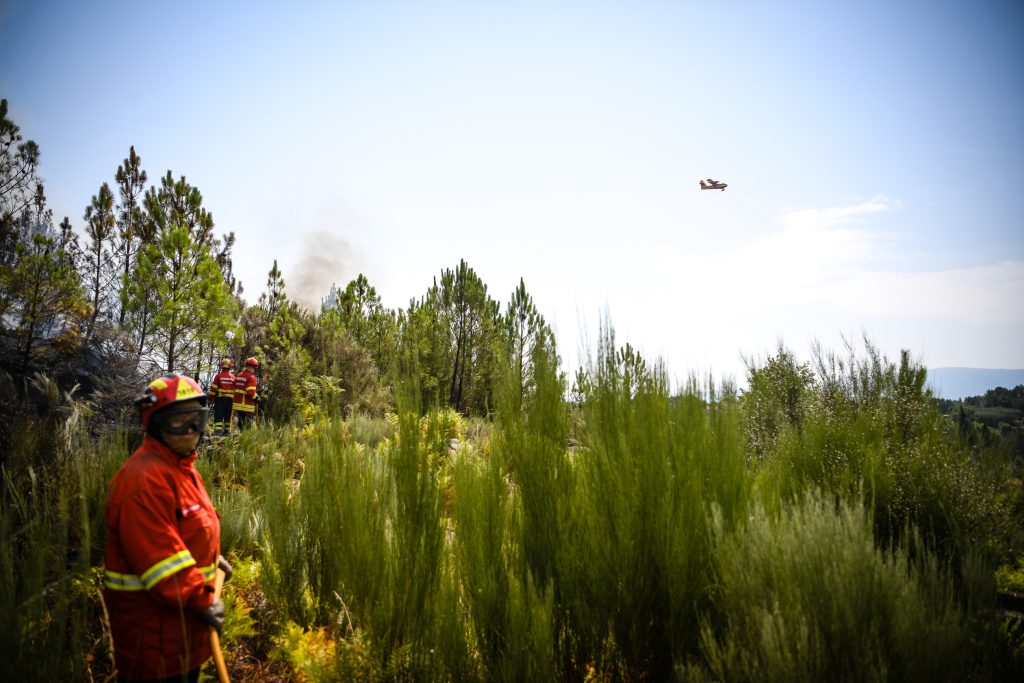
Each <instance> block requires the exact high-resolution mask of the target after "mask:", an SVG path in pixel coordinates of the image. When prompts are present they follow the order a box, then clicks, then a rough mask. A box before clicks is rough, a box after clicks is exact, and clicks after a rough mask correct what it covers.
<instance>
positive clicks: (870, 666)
mask: <svg viewBox="0 0 1024 683" xmlns="http://www.w3.org/2000/svg"><path fill="white" fill-rule="evenodd" d="M864 356H865V357H863V358H858V357H857V356H855V355H852V356H851V357H850V358H848V359H844V361H843V363H842V364H841V366H840V364H839V363H838V361H835V363H834V364H833V362H832V361H831V360H830V361H828V362H823V360H822V354H818V357H817V360H816V361H815V362H816V363H817V371H814V370H810V365H808V366H806V367H800V366H799V365H798V364H797V363H795V361H793V356H792V353H791V352H789V351H786V350H785V349H780V350H779V351H778V352H777V353H776V354H774V355H772V356H770V357H769V358H768V359H767V361H766V362H765V363H764V364H763V365H761V366H758V367H753V366H752V367H751V369H750V375H751V376H750V380H751V381H750V387H751V388H750V391H748V392H745V393H743V394H741V395H737V394H735V393H734V392H731V391H720V390H717V389H716V388H715V387H714V386H712V385H710V383H703V384H700V383H697V382H691V383H690V385H689V388H688V389H687V390H686V391H684V392H682V393H681V394H679V395H672V394H671V392H670V391H669V387H668V383H667V381H666V378H665V376H664V372H663V371H662V370H661V369H660V367H659V366H658V365H657V364H655V365H653V366H648V365H647V363H646V362H645V361H644V360H643V359H641V358H640V357H639V356H638V355H637V354H636V353H635V352H633V351H632V350H631V349H626V348H622V349H617V348H616V344H615V340H614V337H613V336H612V334H611V333H610V332H607V333H605V334H604V335H603V337H602V340H601V343H600V346H599V351H598V354H597V356H596V358H594V359H593V362H592V363H591V365H590V366H589V367H587V368H586V369H585V371H584V374H585V377H586V379H587V381H586V382H585V386H583V387H582V391H580V392H579V393H578V396H579V397H580V401H579V402H574V403H570V402H567V401H566V399H565V396H566V393H567V391H566V389H567V387H566V382H565V379H564V377H563V376H561V375H560V374H559V372H558V366H557V362H556V358H555V356H554V354H552V353H551V352H550V350H548V349H547V348H546V347H544V346H539V347H537V349H536V350H535V353H534V355H533V357H532V358H531V363H532V366H533V368H534V370H535V373H534V379H533V382H532V386H531V389H530V391H528V392H526V393H521V392H520V390H519V388H518V387H519V386H521V385H519V384H518V383H517V378H516V377H515V376H514V373H510V374H509V375H508V376H506V377H505V378H504V380H503V381H502V383H501V384H500V386H498V387H497V388H496V397H497V403H496V406H495V410H494V419H493V422H490V423H488V424H489V425H490V426H489V427H485V426H484V424H483V423H480V422H474V421H469V420H466V419H465V418H464V417H462V416H461V415H459V414H458V413H457V412H455V411H454V410H452V409H450V408H430V407H427V408H425V409H421V408H420V407H419V405H418V400H419V398H420V397H421V390H420V389H419V388H418V387H417V386H416V384H415V382H414V381H411V380H410V381H399V382H397V383H396V386H398V387H400V388H401V389H400V391H399V392H398V397H399V400H398V407H397V410H396V411H395V412H394V413H390V414H388V415H386V416H384V417H371V416H368V415H364V414H355V415H351V416H349V417H348V418H347V419H345V418H344V417H343V416H330V415H322V416H320V417H319V418H317V420H316V421H315V422H313V423H309V424H307V423H305V422H301V421H300V422H291V421H289V422H284V423H281V424H280V425H279V426H275V425H274V424H271V423H270V422H269V421H268V422H264V423H263V424H262V425H260V426H258V427H257V428H255V429H253V430H250V431H246V432H243V433H241V434H234V435H232V436H230V437H228V438H227V439H224V440H222V441H219V442H217V443H216V444H211V445H208V446H206V448H205V451H204V457H203V459H202V460H201V471H202V473H203V475H204V478H205V479H206V480H207V482H208V483H209V485H210V488H211V491H212V492H213V496H214V499H215V502H216V503H217V505H218V507H219V509H220V511H221V513H222V515H223V517H222V527H223V530H224V533H223V542H224V547H225V550H226V551H227V552H228V554H229V556H230V557H231V558H232V560H233V561H234V562H235V564H236V566H237V567H239V568H240V571H239V572H238V574H237V577H236V579H235V580H234V581H233V582H232V583H231V584H229V585H228V588H227V589H226V594H225V595H226V600H227V601H228V605H229V618H228V627H227V630H226V632H225V637H224V645H225V649H226V651H227V656H228V661H229V665H230V666H231V667H232V668H233V671H235V673H236V676H238V677H245V678H246V679H249V680H261V679H262V680H288V679H289V678H292V679H297V680H321V681H333V680H366V681H384V680H397V679H402V680H406V679H408V680H668V679H678V680H694V681H707V680H720V681H734V680H823V679H824V680H908V681H911V680H969V679H975V680H1001V679H1006V678H1007V677H1012V676H1015V675H1019V674H1020V672H1021V670H1022V666H1024V658H1022V650H1021V632H1020V629H1019V627H1015V626H1014V622H1013V620H1010V621H1004V620H1003V617H1002V616H1001V615H1002V613H1001V612H1000V611H999V610H996V609H994V606H995V591H996V586H995V581H996V578H997V576H999V577H1001V578H1000V581H1001V583H1003V584H1004V585H1003V586H1002V587H1003V589H1004V590H1005V589H1007V586H1009V587H1011V588H1012V587H1013V586H1015V585H1016V584H1014V583H1012V581H1013V579H1012V577H1013V576H1015V574H1014V573H1013V571H1014V569H1013V568H1014V567H1015V566H1018V565H1017V563H1018V562H1020V561H1021V560H1020V558H1021V557H1022V552H1021V540H1022V539H1021V530H1020V527H1019V524H1018V522H1019V518H1017V517H1015V516H1014V515H1015V514H1016V513H1015V510H1016V509H1019V507H1017V508H1015V506H1019V501H1020V497H1021V491H1020V484H1019V481H1016V480H1015V479H1014V478H1013V477H1012V476H1011V469H1010V464H1009V463H1007V462H1005V461H1001V462H1000V461H999V460H998V459H997V458H996V457H994V452H993V453H989V452H986V451H983V450H979V449H978V447H977V446H970V445H965V444H963V443H962V442H961V441H960V440H959V439H958V437H957V431H956V426H955V423H954V422H953V421H951V420H949V419H943V418H942V416H941V414H940V413H939V412H938V410H937V408H936V407H935V405H934V403H933V402H932V401H931V399H930V396H929V395H928V393H927V391H925V390H924V389H923V384H922V383H921V382H920V381H919V380H920V377H921V373H922V372H923V368H921V367H920V366H918V365H916V364H915V363H913V362H912V361H911V360H910V359H909V358H908V357H907V356H903V357H902V358H901V359H900V361H899V362H898V363H892V362H889V361H888V360H887V359H885V358H884V357H882V356H881V355H880V354H878V353H877V352H876V351H875V350H873V349H872V348H871V347H870V346H869V347H868V349H867V351H866V352H865V354H864ZM840 367H842V368H843V369H844V370H843V372H842V373H840V372H838V370H839V368H840ZM823 369H824V370H825V371H826V372H822V370H823ZM793 378H796V379H797V381H796V382H794V381H792V379H793ZM777 386H781V387H783V388H785V389H786V390H785V391H780V392H778V393H776V391H775V388H776V387H777ZM795 386H799V387H800V389H799V390H798V391H796V392H793V391H790V389H792V388H793V387H795ZM57 404H58V405H60V406H63V407H62V408H60V409H59V410H56V411H54V413H53V416H52V418H51V422H50V423H49V425H48V426H49V429H46V430H38V431H37V430H36V429H35V428H34V425H35V424H36V422H35V421H27V422H25V423H23V425H22V427H20V428H19V429H17V430H16V433H17V434H18V435H19V437H18V440H17V443H18V444H19V446H18V448H17V449H16V450H14V451H12V456H13V457H11V458H9V460H8V466H6V467H5V482H4V487H3V491H4V495H5V501H4V502H5V505H4V507H3V511H4V512H3V513H2V514H3V518H2V520H0V522H2V524H0V531H2V533H3V534H4V539H3V540H4V543H3V545H2V547H3V548H4V551H3V552H4V553H5V555H4V567H5V570H4V581H3V584H2V587H3V592H2V594H0V597H2V599H3V603H2V605H3V607H4V608H6V609H7V610H8V613H9V614H12V615H15V618H13V619H11V620H9V621H8V622H7V623H8V625H7V627H6V628H7V631H6V632H5V633H4V636H5V637H4V639H3V642H4V647H5V648H6V649H7V653H6V654H7V655H8V656H6V657H5V658H4V666H5V667H6V670H5V673H7V674H9V676H8V677H10V676H15V677H17V676H18V675H19V674H22V673H25V672H36V671H38V670H39V668H38V667H39V666H40V663H39V659H40V657H39V653H40V652H47V653H54V654H53V655H52V656H51V655H49V654H47V655H46V656H45V657H43V659H45V660H46V662H45V663H44V666H45V667H48V668H46V669H45V671H47V672H50V673H51V674H52V675H51V676H50V678H54V679H58V678H64V677H76V678H82V677H84V678H86V680H88V679H89V678H90V676H91V677H92V680H99V679H101V678H102V677H103V675H105V673H107V672H109V668H110V659H109V645H108V643H107V635H106V632H105V630H104V626H103V623H104V622H103V618H102V608H101V605H100V604H99V599H98V595H99V594H98V590H97V589H98V582H99V572H98V568H99V565H100V563H101V558H100V555H99V548H101V547H102V537H103V528H102V509H103V499H104V493H103V490H104V489H103V485H104V483H105V481H106V479H108V478H109V476H110V475H111V474H112V472H113V470H114V469H115V468H116V467H117V465H118V464H119V463H120V462H121V461H122V460H123V457H124V455H125V454H126V453H127V451H128V449H129V448H130V444H129V441H130V440H131V436H130V434H128V433H125V432H119V433H118V435H117V436H116V438H104V439H99V440H97V439H92V438H89V437H88V436H87V431H86V426H87V420H84V418H83V415H84V412H83V411H87V409H88V404H87V403H86V402H83V401H81V400H76V399H75V398H74V397H73V396H63V397H58V398H57ZM42 434H50V435H51V436H50V437H48V440H47V441H45V443H44V442H43V441H40V438H41V435H42ZM570 444H571V445H570ZM43 453H51V454H52V456H50V457H44V456H43V455H42V454H43ZM18 477H21V478H20V479H19V478H18ZM22 558H25V559H22ZM1016 623H1018V624H1019V622H1016ZM257 663H260V664H257Z"/></svg>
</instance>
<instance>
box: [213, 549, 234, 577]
mask: <svg viewBox="0 0 1024 683" xmlns="http://www.w3.org/2000/svg"><path fill="white" fill-rule="evenodd" d="M217 569H220V570H221V571H223V572H224V583H227V582H228V581H230V580H231V575H232V574H234V573H235V572H233V571H232V570H231V565H230V564H228V561H227V560H225V559H224V556H223V555H220V556H218V557H217Z"/></svg>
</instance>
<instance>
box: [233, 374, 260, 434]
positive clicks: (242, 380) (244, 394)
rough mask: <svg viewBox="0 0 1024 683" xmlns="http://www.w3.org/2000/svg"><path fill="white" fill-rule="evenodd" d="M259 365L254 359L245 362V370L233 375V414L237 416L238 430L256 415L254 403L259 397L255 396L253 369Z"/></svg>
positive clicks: (255, 382)
mask: <svg viewBox="0 0 1024 683" xmlns="http://www.w3.org/2000/svg"><path fill="white" fill-rule="evenodd" d="M258 367H259V363H258V362H257V361H256V359H255V358H249V359H247V360H246V361H245V369H244V370H242V371H241V372H240V373H238V374H237V375H235V405H234V413H235V415H236V416H237V418H236V419H237V420H238V427H239V429H241V428H243V427H245V426H246V425H247V424H248V423H249V422H250V421H251V420H252V418H253V417H254V416H255V415H256V403H257V401H258V399H259V397H258V396H257V394H256V386H257V384H258V382H257V380H256V375H255V374H254V373H253V369H254V368H258Z"/></svg>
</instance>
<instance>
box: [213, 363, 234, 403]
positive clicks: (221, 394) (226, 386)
mask: <svg viewBox="0 0 1024 683" xmlns="http://www.w3.org/2000/svg"><path fill="white" fill-rule="evenodd" d="M207 393H208V394H209V396H210V398H211V399H218V398H230V399H234V398H235V376H234V375H233V374H231V371H230V370H221V371H220V372H218V373H217V374H216V375H214V376H213V381H212V382H210V391H209V392H207Z"/></svg>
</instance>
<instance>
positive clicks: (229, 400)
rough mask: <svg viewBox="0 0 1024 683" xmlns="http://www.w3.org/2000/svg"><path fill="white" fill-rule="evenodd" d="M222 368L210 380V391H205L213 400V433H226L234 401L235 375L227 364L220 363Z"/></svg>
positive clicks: (229, 424) (229, 427) (229, 426)
mask: <svg viewBox="0 0 1024 683" xmlns="http://www.w3.org/2000/svg"><path fill="white" fill-rule="evenodd" d="M222 367H223V369H222V370H221V371H220V372H218V373H217V374H216V375H214V376H213V381H211V382H210V391H209V392H207V393H208V395H209V397H210V398H211V399H212V400H213V432H214V433H215V434H227V433H228V431H230V429H231V411H232V407H233V406H234V403H235V376H234V375H233V374H232V373H231V368H230V366H229V365H226V364H224V365H222Z"/></svg>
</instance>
